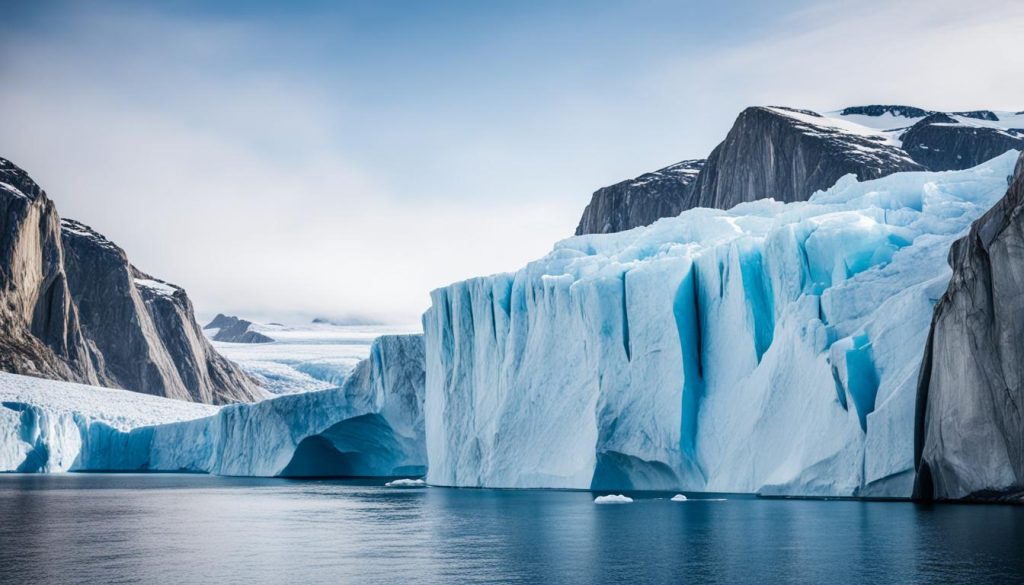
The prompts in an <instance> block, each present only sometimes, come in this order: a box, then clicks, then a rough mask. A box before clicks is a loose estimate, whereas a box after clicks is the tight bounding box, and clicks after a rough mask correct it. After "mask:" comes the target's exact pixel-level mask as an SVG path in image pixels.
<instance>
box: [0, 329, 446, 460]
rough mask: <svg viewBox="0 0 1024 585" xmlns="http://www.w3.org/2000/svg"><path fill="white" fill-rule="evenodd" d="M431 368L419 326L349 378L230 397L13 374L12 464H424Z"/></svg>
mask: <svg viewBox="0 0 1024 585" xmlns="http://www.w3.org/2000/svg"><path fill="white" fill-rule="evenodd" d="M12 380H13V382H12ZM423 380H424V372H423V343H422V337H421V336H419V335H389V336H382V337H380V338H378V339H377V340H376V341H374V343H373V344H372V346H371V348H370V356H369V358H367V359H366V360H364V361H362V362H360V363H359V364H358V365H357V366H356V368H355V370H354V371H353V372H352V375H351V376H349V377H348V379H347V380H346V382H345V384H344V385H343V386H342V387H340V388H334V389H329V390H321V391H316V392H308V393H302V394H293V395H287V396H282V397H279V398H274V399H269V400H265V401H262V402H259V403H255V404H235V405H230V406H225V407H222V408H220V409H217V408H214V407H207V406H204V405H197V404H192V403H187V402H181V401H175V400H168V399H162V398H157V397H152V396H145V395H140V394H135V393H130V392H124V391H118V390H109V389H104V388H95V387H90V386H82V385H77V384H67V383H62V382H50V381H45V380H36V379H34V378H26V377H23V376H12V375H9V374H5V375H3V378H0V398H2V406H3V408H0V418H2V421H0V429H3V435H0V470H4V471H188V472H201V473H212V474H218V475H234V476H262V477H333V476H395V475H422V474H423V473H424V472H425V466H426V453H425V448H424V438H423V432H424V426H425V425H424V421H423V412H422V409H421V405H422V403H423V393H424V385H423ZM19 388H21V389H20V390H19Z"/></svg>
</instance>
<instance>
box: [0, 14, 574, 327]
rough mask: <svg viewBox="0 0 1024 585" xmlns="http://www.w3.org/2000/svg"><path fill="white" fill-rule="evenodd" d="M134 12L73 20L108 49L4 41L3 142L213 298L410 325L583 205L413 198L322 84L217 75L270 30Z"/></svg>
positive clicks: (520, 255) (50, 184) (124, 239)
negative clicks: (381, 168)
mask: <svg viewBox="0 0 1024 585" xmlns="http://www.w3.org/2000/svg"><path fill="white" fill-rule="evenodd" d="M128 18H130V22H121V23H119V24H118V25H116V26H115V25H111V24H110V22H109V21H104V24H103V26H100V27H98V28H95V27H93V24H94V23H93V22H92V21H91V19H88V18H87V19H86V21H85V23H84V24H83V23H78V25H76V26H82V27H84V28H85V31H86V32H88V33H89V34H92V35H101V36H103V37H104V38H105V39H106V42H105V43H104V44H103V45H100V46H96V45H95V44H93V43H92V42H91V40H90V39H84V40H82V42H79V43H70V44H59V43H56V44H55V43H42V42H35V41H33V40H32V39H25V40H24V42H23V44H21V45H20V46H18V47H17V50H16V51H8V52H7V53H6V54H7V59H6V62H5V63H4V66H3V80H4V84H5V91H4V92H2V94H0V112H2V113H0V120H2V123H3V126H4V128H5V132H4V134H3V135H2V136H0V150H2V152H3V153H4V154H3V155H4V156H8V157H10V158H12V159H13V160H14V161H15V162H16V163H19V164H21V165H23V166H24V167H26V168H27V169H28V170H29V171H30V172H31V173H32V175H33V176H34V177H35V178H36V179H37V180H38V181H39V182H40V183H41V184H42V186H43V187H44V188H45V189H47V191H48V192H49V194H50V195H51V197H52V198H53V199H54V200H55V201H56V203H57V205H58V209H59V211H60V212H61V214H62V215H65V216H67V217H73V218H76V219H79V220H81V221H84V222H85V223H88V224H91V225H93V227H95V228H96V229H98V230H100V231H101V232H103V233H105V234H106V235H107V236H108V237H110V238H112V239H113V240H114V241H116V242H117V243H119V244H120V245H121V246H122V247H124V248H125V249H126V250H127V251H128V253H129V257H130V258H131V259H132V261H133V262H134V263H136V264H137V265H138V266H139V267H140V268H141V269H143V270H147V271H150V272H152V273H153V274H154V275H155V276H158V277H161V278H164V279H167V280H170V281H172V282H175V283H178V284H180V285H182V286H185V287H186V289H187V290H188V291H189V293H190V295H191V296H192V297H193V300H194V302H195V304H196V305H197V308H199V309H200V310H202V311H204V312H212V311H218V310H222V309H223V310H231V311H238V312H249V313H260V314H264V315H268V314H269V315H272V314H274V313H277V314H282V313H285V314H287V313H305V314H308V315H312V314H326V315H328V316H332V315H352V314H359V315H370V316H373V317H378V318H386V319H398V320H403V321H409V320H412V319H415V318H416V317H417V316H418V314H419V312H420V311H422V310H423V309H425V308H426V306H427V304H428V303H429V297H428V293H429V291H430V290H431V289H432V288H435V287H438V286H442V285H444V284H446V283H448V282H450V281H453V280H458V279H462V278H466V277H469V276H473V275H475V274H477V273H485V272H493V271H495V270H501V269H514V268H516V267H518V265H520V264H521V263H523V262H525V261H526V260H527V259H529V258H531V257H534V256H537V255H540V254H543V253H544V252H545V251H546V250H548V249H549V248H550V245H551V243H552V242H553V241H554V240H555V239H557V238H559V237H561V236H563V235H564V234H565V231H566V223H567V222H566V219H567V218H571V217H572V216H574V215H575V214H576V213H577V212H578V210H576V209H574V207H575V206H569V205H567V206H563V207H562V208H559V206H558V205H557V204H538V203H537V202H535V201H534V200H533V199H532V198H524V199H523V200H524V201H526V204H525V205H514V204H510V203H508V202H500V201H499V202H489V203H488V204H486V205H483V204H481V203H480V202H477V201H464V200H463V201H459V200H444V199H441V200H436V199H435V200H427V199H423V198H417V197H399V196H397V194H395V193H392V192H390V191H389V190H388V188H386V187H385V186H384V185H383V182H382V181H378V180H377V178H376V177H374V176H373V174H372V172H370V171H368V170H366V169H364V168H361V167H360V166H359V165H358V164H356V163H354V162H353V160H352V159H353V158H354V157H352V156H350V153H349V152H346V150H345V149H343V148H342V147H340V146H339V144H338V142H340V141H338V140H335V137H334V136H333V133H335V132H344V131H345V128H346V125H347V120H346V119H345V116H346V115H347V113H346V112H345V106H344V104H342V103H337V102H336V101H332V100H329V99H327V98H326V97H325V96H324V95H323V93H322V92H321V91H320V88H319V87H318V85H317V84H316V83H315V80H310V79H304V78H302V77H301V76H298V75H291V74H289V73H288V72H282V71H280V70H263V71H255V72H249V73H244V72H240V71H234V72H231V73H230V74H226V75H225V76H224V77H221V76H218V75H215V74H213V71H212V70H216V69H218V68H219V67H222V66H223V61H224V60H226V58H227V57H230V55H231V54H232V53H234V52H236V51H239V50H245V48H246V46H247V45H246V44H247V43H257V42H259V40H258V39H257V38H254V37H247V36H246V34H245V33H244V31H241V30H239V29H237V28H233V29H232V30H231V31H228V32H230V34H225V35H221V34H220V33H219V31H217V30H205V31H203V32H201V33H200V32H197V31H195V30H194V29H193V28H192V27H191V25H188V24H186V23H182V22H176V21H173V20H167V19H165V18H162V17H160V18H158V17H156V16H153V15H150V16H149V17H148V18H145V19H144V18H142V17H141V16H140V15H138V14H134V15H131V16H130V17H128ZM139 31H145V33H144V35H145V42H142V37H140V35H142V34H143V33H140V32H139ZM74 32H76V33H78V34H83V32H82V30H81V29H77V28H76V29H74ZM119 35H120V36H119ZM225 39H228V40H225ZM211 43H212V44H211ZM183 46H184V47H185V49H187V50H184V49H182V47H183ZM83 47H84V50H85V52H84V53H81V52H79V51H82V50H83ZM168 47H170V50H168V49H167V48H168ZM183 54H184V55H185V57H182V55H183ZM29 56H31V58H29ZM122 56H126V59H121V57H122ZM98 62H106V63H109V64H110V67H109V68H108V69H105V70H98V69H97V67H96V66H95V64H96V63H98ZM14 80H17V83H13V81H14Z"/></svg>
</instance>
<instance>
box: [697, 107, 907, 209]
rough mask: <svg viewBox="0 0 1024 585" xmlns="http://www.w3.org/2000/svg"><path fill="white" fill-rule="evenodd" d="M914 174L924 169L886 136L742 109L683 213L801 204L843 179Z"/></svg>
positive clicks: (797, 115) (792, 113) (787, 113)
mask: <svg viewBox="0 0 1024 585" xmlns="http://www.w3.org/2000/svg"><path fill="white" fill-rule="evenodd" d="M918 170H924V167H922V166H921V165H920V164H918V163H916V162H914V161H913V160H912V159H911V158H910V157H909V156H908V155H907V154H906V153H905V152H903V151H902V150H900V149H899V148H898V147H896V146H894V145H892V144H891V143H889V142H887V141H886V140H885V139H884V138H883V137H881V136H875V135H871V134H863V133H858V132H854V131H851V130H849V129H848V128H845V127H843V126H841V125H838V124H833V123H832V122H831V121H830V120H829V119H828V118H825V117H824V116H821V115H820V114H817V113H815V112H811V111H807V110H791V109H787V108H763V107H756V108H747V109H746V110H744V111H743V112H742V113H741V114H740V115H739V117H738V118H737V119H736V122H735V124H733V127H732V129H731V130H730V131H729V134H728V135H727V136H726V137H725V140H724V141H723V142H722V143H721V144H719V145H718V146H717V147H716V148H715V149H714V150H713V151H712V152H711V155H710V156H708V162H707V164H706V165H705V167H704V169H703V170H702V171H701V173H700V176H698V177H697V182H696V184H695V185H694V188H693V193H692V194H691V197H690V200H689V201H688V202H687V203H686V205H685V207H686V208H687V209H689V208H691V207H715V208H718V209H728V208H730V207H732V206H734V205H736V204H738V203H743V202H745V201H755V200H757V199H763V198H765V197H771V198H774V199H775V200H776V201H784V202H787V203H788V202H792V201H805V200H806V199H807V198H808V197H810V196H811V195H812V194H813V193H814V192H815V191H819V190H823V189H827V188H829V187H831V186H832V185H834V184H835V182H836V181H837V180H838V179H839V178H840V177H842V176H843V175H847V174H854V175H856V176H857V179H858V180H861V181H864V180H868V179H877V178H879V177H884V176H886V175H890V174H892V173H896V172H900V171H918Z"/></svg>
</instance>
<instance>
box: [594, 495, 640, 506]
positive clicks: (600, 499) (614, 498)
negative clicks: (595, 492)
mask: <svg viewBox="0 0 1024 585" xmlns="http://www.w3.org/2000/svg"><path fill="white" fill-rule="evenodd" d="M594 503H595V504H632V503H633V498H631V497H629V496H624V495H622V494H608V495H607V496H597V497H596V498H594Z"/></svg>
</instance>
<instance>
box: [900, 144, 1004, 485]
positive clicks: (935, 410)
mask: <svg viewBox="0 0 1024 585" xmlns="http://www.w3.org/2000/svg"><path fill="white" fill-rule="evenodd" d="M949 263H950V265H951V266H952V268H953V277H952V280H951V281H950V283H949V288H948V289H947V291H946V293H945V294H944V295H943V296H942V298H941V299H940V300H939V302H938V304H936V306H935V312H934V314H933V318H932V325H931V331H930V333H929V336H928V342H927V345H926V347H925V352H924V359H923V361H922V365H921V374H920V379H919V383H918V394H917V415H916V420H915V462H916V467H917V480H916V484H915V488H914V494H915V497H917V498H921V499H958V498H967V499H985V500H987V499H1000V500H1007V499H1010V500H1012V499H1017V500H1018V501H1024V500H1021V496H1024V156H1022V157H1021V158H1020V159H1019V160H1018V163H1017V167H1016V171H1015V173H1014V176H1013V178H1012V180H1011V183H1010V188H1009V190H1008V191H1007V193H1006V196H1005V197H1004V198H1003V199H1002V200H1000V201H999V203H998V204H996V205H995V206H994V207H993V208H992V209H991V210H989V211H988V212H987V213H985V215H983V216H982V217H981V218H980V219H978V220H977V221H975V222H974V224H973V225H972V226H971V230H970V233H969V234H968V235H967V236H966V237H964V238H962V239H960V240H958V241H957V242H956V243H955V244H954V245H953V246H952V248H951V249H950V252H949Z"/></svg>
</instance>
